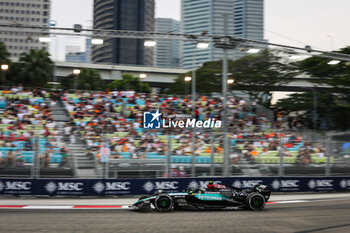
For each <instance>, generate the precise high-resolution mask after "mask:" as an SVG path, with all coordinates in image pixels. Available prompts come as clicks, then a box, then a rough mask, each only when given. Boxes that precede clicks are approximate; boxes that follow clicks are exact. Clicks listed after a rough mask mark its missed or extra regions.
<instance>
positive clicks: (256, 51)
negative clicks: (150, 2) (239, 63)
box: [247, 49, 260, 53]
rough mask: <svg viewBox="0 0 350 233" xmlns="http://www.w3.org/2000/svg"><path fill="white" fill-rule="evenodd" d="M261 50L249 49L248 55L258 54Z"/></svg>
mask: <svg viewBox="0 0 350 233" xmlns="http://www.w3.org/2000/svg"><path fill="white" fill-rule="evenodd" d="M258 52H260V49H248V51H247V53H258Z"/></svg>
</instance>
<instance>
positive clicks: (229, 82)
mask: <svg viewBox="0 0 350 233" xmlns="http://www.w3.org/2000/svg"><path fill="white" fill-rule="evenodd" d="M234 82H235V80H234V79H227V84H233V83H234Z"/></svg>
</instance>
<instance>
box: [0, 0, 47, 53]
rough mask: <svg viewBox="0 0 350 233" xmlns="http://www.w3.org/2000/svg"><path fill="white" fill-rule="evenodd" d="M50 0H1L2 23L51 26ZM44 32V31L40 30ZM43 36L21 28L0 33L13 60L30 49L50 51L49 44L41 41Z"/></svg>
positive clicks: (0, 20) (0, 16) (0, 19)
mask: <svg viewBox="0 0 350 233" xmlns="http://www.w3.org/2000/svg"><path fill="white" fill-rule="evenodd" d="M50 5H51V2H50V0H31V1H28V0H0V23H1V24H21V25H25V26H45V27H47V26H49V18H50ZM40 32H43V30H40ZM40 36H43V35H42V34H38V33H35V30H33V31H32V32H23V30H21V29H20V28H17V29H12V28H11V29H10V30H6V31H5V30H3V31H0V41H2V42H4V43H5V45H6V48H7V51H8V52H9V53H10V54H11V58H15V59H17V58H19V56H20V54H21V53H23V52H27V51H29V50H30V49H45V50H47V49H48V44H47V43H42V42H40V41H39V37H40Z"/></svg>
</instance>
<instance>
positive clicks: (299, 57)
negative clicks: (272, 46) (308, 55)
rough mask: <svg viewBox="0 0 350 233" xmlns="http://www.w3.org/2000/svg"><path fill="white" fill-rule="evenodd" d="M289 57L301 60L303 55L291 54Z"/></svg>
mask: <svg viewBox="0 0 350 233" xmlns="http://www.w3.org/2000/svg"><path fill="white" fill-rule="evenodd" d="M289 59H291V60H299V59H301V56H300V55H291V56H290V57H289Z"/></svg>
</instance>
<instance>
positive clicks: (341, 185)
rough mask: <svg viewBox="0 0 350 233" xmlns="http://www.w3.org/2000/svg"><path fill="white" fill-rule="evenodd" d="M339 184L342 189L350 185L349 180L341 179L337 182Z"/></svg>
mask: <svg viewBox="0 0 350 233" xmlns="http://www.w3.org/2000/svg"><path fill="white" fill-rule="evenodd" d="M339 186H340V187H341V188H343V189H345V188H348V187H350V180H347V179H342V180H341V181H340V182H339Z"/></svg>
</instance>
